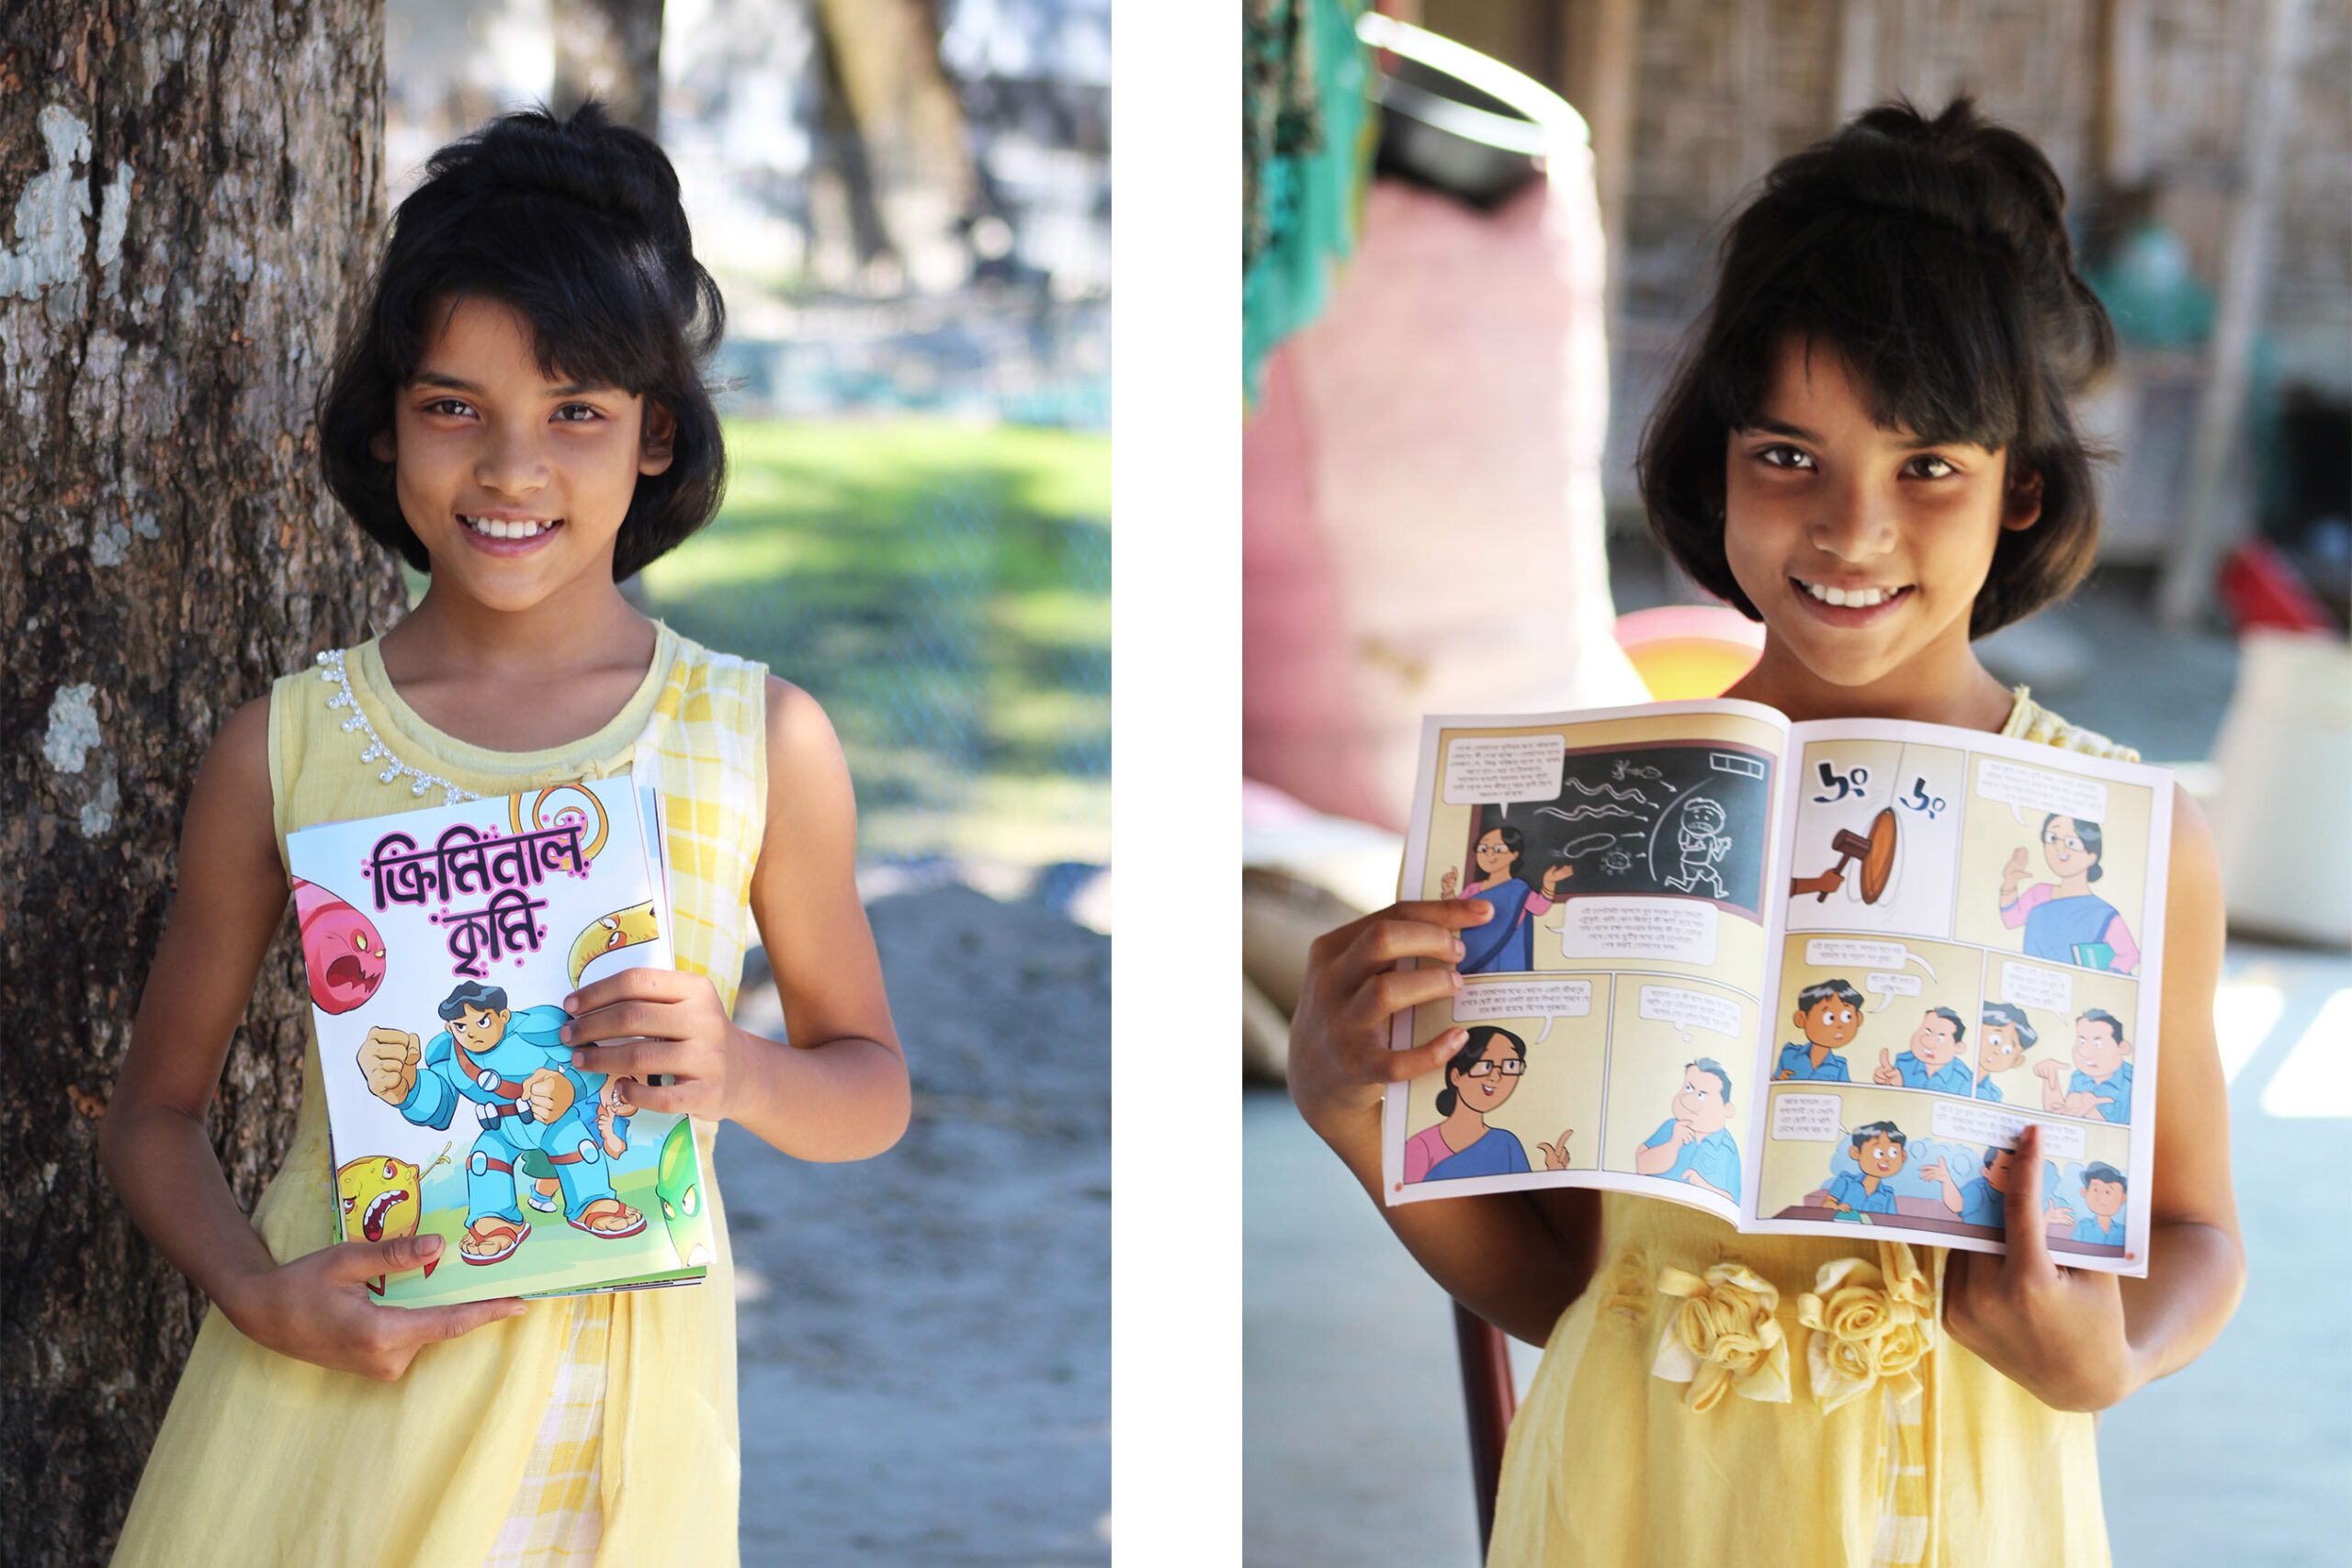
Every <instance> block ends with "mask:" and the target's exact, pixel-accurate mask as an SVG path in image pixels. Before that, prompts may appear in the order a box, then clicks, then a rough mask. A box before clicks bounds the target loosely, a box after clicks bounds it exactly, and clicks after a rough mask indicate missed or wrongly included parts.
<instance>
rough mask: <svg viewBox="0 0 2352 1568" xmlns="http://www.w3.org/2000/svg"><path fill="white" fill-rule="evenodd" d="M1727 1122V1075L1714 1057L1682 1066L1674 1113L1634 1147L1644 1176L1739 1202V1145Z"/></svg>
mask: <svg viewBox="0 0 2352 1568" xmlns="http://www.w3.org/2000/svg"><path fill="white" fill-rule="evenodd" d="M1730 1122H1731V1075H1730V1074H1729V1073H1727V1072H1725V1071H1724V1069H1723V1065H1722V1064H1721V1063H1719V1062H1717V1061H1716V1060H1715V1059H1714V1058H1713V1057H1712V1056H1702V1057H1700V1058H1699V1059H1698V1060H1697V1061H1695V1062H1691V1063H1689V1064H1687V1065H1686V1066H1684V1067H1683V1069H1682V1088H1681V1089H1680V1090H1679V1092H1678V1093H1677V1094H1676V1095H1675V1097H1674V1113H1673V1114H1672V1115H1670V1116H1668V1118H1667V1119H1666V1120H1665V1121H1663V1122H1659V1123H1658V1124H1657V1132H1655V1133H1652V1134H1650V1135H1649V1137H1648V1138H1647V1139H1645V1141H1644V1142H1643V1144H1642V1146H1641V1147H1640V1148H1638V1149H1635V1150H1634V1170H1635V1171H1636V1172H1637V1173H1638V1174H1640V1175H1643V1176H1656V1177H1660V1178H1663V1179H1666V1180H1668V1181H1687V1182H1689V1183H1690V1184H1691V1186H1693V1187H1703V1188H1705V1189H1706V1190H1708V1191H1710V1192H1713V1193H1714V1194H1715V1195H1716V1196H1718V1197H1722V1198H1728V1199H1730V1200H1731V1201H1733V1202H1735V1203H1736V1202H1738V1201H1739V1145H1737V1144H1736V1143H1734V1142H1733V1141H1732V1135H1731V1134H1729V1133H1727V1132H1725V1131H1724V1128H1725V1127H1726V1126H1728V1125H1729V1124H1730Z"/></svg>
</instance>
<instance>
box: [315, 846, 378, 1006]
mask: <svg viewBox="0 0 2352 1568" xmlns="http://www.w3.org/2000/svg"><path fill="white" fill-rule="evenodd" d="M294 909H295V912H296V914H297V915H299V916H300V919H301V922H302V964H303V967H304V968H306V969H308V970H309V971H310V973H311V1000H312V1001H314V1002H316V1003H317V1004H318V1005H319V1010H321V1011H322V1012H333V1013H343V1012H349V1011H350V1010H352V1009H353V1008H356V1007H357V1006H359V1004H360V1003H362V1002H364V1001H366V1000H367V999H368V998H369V997H372V996H374V995H375V994H376V987H379V986H380V985H382V984H383V983H384V938H383V936H382V934H381V933H380V932H379V931H377V930H376V926H375V922H374V921H372V920H370V919H368V917H367V916H365V915H363V914H361V913H360V912H359V911H358V910H356V909H355V908H352V907H351V906H350V905H348V904H346V903H345V902H344V901H343V900H342V899H340V898H338V897H335V896H334V894H332V893H330V892H328V891H327V890H326V889H325V888H323V887H321V886H318V885H317V884H316V883H311V882H305V881H303V880H302V879H301V878H300V877H299V876H298V877H296V878H295V879H294Z"/></svg>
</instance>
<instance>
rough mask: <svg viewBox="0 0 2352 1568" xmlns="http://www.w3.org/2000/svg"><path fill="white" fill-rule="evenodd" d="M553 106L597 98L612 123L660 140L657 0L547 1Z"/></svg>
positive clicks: (566, 108) (563, 109) (565, 109)
mask: <svg viewBox="0 0 2352 1568" xmlns="http://www.w3.org/2000/svg"><path fill="white" fill-rule="evenodd" d="M548 25H549V27H550V28H552V29H553V31H554V33H555V88H554V92H553V94H552V95H551V96H553V98H554V100H555V102H554V105H553V106H552V107H554V109H555V112H556V113H558V114H560V115H568V114H570V113H571V111H572V110H573V109H576V108H578V107H580V106H581V104H582V101H583V100H585V99H588V98H592V97H593V98H601V99H603V100H604V103H605V107H606V108H608V109H610V110H611V111H612V113H613V118H615V119H616V120H619V121H620V122H621V123H622V124H623V125H628V126H633V127H635V128H636V129H637V130H641V131H643V132H645V134H646V135H648V136H650V137H652V138H653V139H654V140H655V141H660V140H661V139H662V0H549V6H548Z"/></svg>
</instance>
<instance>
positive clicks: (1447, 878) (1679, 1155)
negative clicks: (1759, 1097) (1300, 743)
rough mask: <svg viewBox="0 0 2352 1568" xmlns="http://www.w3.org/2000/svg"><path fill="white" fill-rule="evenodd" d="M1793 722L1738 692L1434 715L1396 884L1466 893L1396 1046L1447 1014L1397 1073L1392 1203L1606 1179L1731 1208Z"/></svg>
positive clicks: (1763, 996) (1737, 1200) (1423, 891)
mask: <svg viewBox="0 0 2352 1568" xmlns="http://www.w3.org/2000/svg"><path fill="white" fill-rule="evenodd" d="M1788 744H1789V740H1788V726H1787V723H1786V721H1785V720H1783V719H1782V718H1781V716H1780V715H1778V714H1776V713H1773V712H1772V711H1771V710H1770V709H1769V708H1762V707H1758V706H1756V705H1752V704H1747V703H1736V702H1713V703H1669V704H1658V705H1651V706H1647V707H1641V708H1623V709H1611V710H1600V711H1595V712H1589V713H1579V714H1568V715H1553V716H1544V717H1529V716H1518V717H1499V718H1476V717H1463V718H1453V717H1434V718H1431V719H1430V720H1429V721H1427V723H1426V725H1425V726H1424V730H1423V737H1422V749H1421V769H1420V775H1419V785H1418V795H1417V798H1416V799H1415V802H1414V807H1413V818H1412V821H1411V825H1410V830H1409V832H1408V839H1407V846H1406V862H1405V871H1404V884H1403V886H1404V896H1405V897H1408V898H1478V899H1483V900H1484V901H1486V902H1487V904H1488V905H1489V906H1491V907H1492V908H1493V910H1494V914H1493V918H1492V919H1489V920H1488V921H1487V923H1486V924H1484V925H1482V926H1476V927H1473V928H1471V929H1469V930H1467V931H1464V932H1463V933H1462V934H1463V942H1464V957H1463V960H1462V963H1461V964H1460V968H1461V971H1462V974H1463V976H1464V986H1463V988H1462V990H1461V991H1460V993H1459V994H1458V995H1456V996H1455V997H1453V998H1451V999H1450V1000H1448V1001H1442V1002H1436V1003H1431V1004H1429V1005H1425V1006H1423V1007H1420V1008H1418V1009H1415V1010H1413V1011H1412V1012H1411V1013H1409V1014H1399V1015H1398V1016H1397V1021H1396V1024H1395V1033H1394V1037H1393V1041H1392V1043H1394V1044H1396V1045H1397V1046H1398V1047H1399V1048H1405V1047H1409V1046H1413V1045H1419V1044H1423V1043H1427V1042H1429V1041H1431V1040H1434V1039H1436V1038H1437V1037H1438V1036H1439V1035H1441V1034H1442V1033H1444V1032H1447V1031H1448V1030H1450V1029H1453V1028H1454V1027H1455V1026H1457V1025H1460V1026H1464V1027H1466V1028H1467V1029H1468V1030H1469V1032H1470V1039H1469V1042H1468V1043H1466V1044H1465V1045H1464V1046H1463V1047H1462V1049H1461V1050H1460V1051H1458V1052H1457V1053H1456V1054H1455V1056H1454V1058H1453V1061H1452V1062H1450V1063H1449V1064H1448V1066H1446V1068H1445V1069H1443V1070H1442V1071H1440V1072H1438V1073H1434V1074H1431V1075H1429V1076H1428V1077H1423V1078H1421V1079H1419V1080H1417V1081H1415V1082H1412V1083H1409V1084H1398V1085H1394V1086H1392V1087H1391V1088H1390V1089H1389V1091H1388V1096H1387V1101H1386V1106H1385V1121H1384V1130H1385V1147H1384V1159H1385V1188H1386V1193H1387V1198H1388V1201H1390V1202H1392V1203H1403V1202H1413V1201H1421V1200H1425V1199H1432V1198H1444V1197H1453V1196H1457V1195H1463V1194H1468V1193H1476V1192H1488V1191H1500V1190H1516V1189H1521V1188H1528V1187H1544V1186H1587V1187H1601V1188H1611V1189H1616V1190H1623V1191H1632V1192H1644V1193H1650V1194H1655V1195H1658V1196H1666V1197H1672V1198H1676V1199H1678V1200H1679V1201H1685V1202H1690V1203H1693V1204H1696V1205H1697V1206H1699V1207H1701V1208H1703V1209H1706V1210H1708V1211H1709V1212H1710V1213H1716V1214H1719V1215H1721V1216H1722V1217H1724V1219H1727V1220H1735V1219H1736V1217H1737V1215H1738V1213H1739V1212H1740V1208H1741V1198H1742V1196H1743V1192H1744V1190H1745V1187H1746V1185H1747V1180H1748V1176H1747V1170H1748V1168H1749V1161H1748V1157H1747V1156H1748V1149H1747V1144H1748V1143H1749V1142H1750V1141H1751V1138H1752V1134H1751V1133H1750V1131H1749V1128H1750V1122H1751V1119H1750V1118H1749V1117H1748V1116H1747V1106H1748V1102H1749V1099H1750V1097H1752V1096H1753V1095H1754V1094H1755V1092H1756V1090H1757V1089H1758V1085H1757V1083H1756V1081H1755V1076H1754V1068H1753V1059H1754V1057H1755V1055H1756V1052H1757V1047H1756V1042H1757V1041H1758V1037H1759V1033H1760V1032H1761V1030H1762V1029H1763V1027H1764V1021H1765V1016H1766V1013H1765V1010H1766V1007H1767V1005H1768V1003H1769V1002H1770V1001H1771V999H1772V998H1771V997H1770V993H1769V987H1768V984H1767V976H1768V968H1769V964H1770V932H1771V925H1772V917H1773V914H1774V912H1775V910H1776V908H1777V907H1778V905H1779V904H1780V903H1781V899H1780V898H1779V897H1776V889H1777V888H1778V887H1779V886H1780V885H1781V880H1783V878H1782V874H1781V871H1780V868H1779V864H1778V861H1777V855H1778V852H1779V851H1778V837H1779V836H1778V835H1777V834H1776V833H1775V832H1774V830H1773V813H1774V802H1775V800H1776V797H1777V795H1778V793H1779V786H1780V783H1781V773H1782V758H1783V756H1784V754H1785V752H1786V750H1787V747H1788Z"/></svg>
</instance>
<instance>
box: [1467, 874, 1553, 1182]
mask: <svg viewBox="0 0 2352 1568" xmlns="http://www.w3.org/2000/svg"><path fill="white" fill-rule="evenodd" d="M1534 892H1535V890H1534V889H1533V888H1532V887H1530V886H1527V884H1526V883H1524V882H1521V880H1520V879H1519V878H1518V877H1516V876H1508V877H1505V878H1504V879H1503V880H1502V881H1500V882H1498V883H1496V884H1495V885H1494V886H1492V887H1482V888H1480V889H1479V890H1478V891H1477V892H1476V893H1465V894H1464V895H1463V897H1465V898H1484V899H1485V900H1486V901H1487V904H1488V906H1490V907H1491V908H1493V909H1494V911H1495V912H1494V914H1493V916H1492V917H1490V918H1489V919H1487V923H1486V924H1484V925H1480V926H1472V927H1471V928H1469V929H1468V930H1467V931H1464V932H1463V933H1462V964H1461V969H1462V973H1464V975H1496V974H1510V973H1512V972H1515V971H1520V970H1527V969H1532V968H1534V967H1535V924H1534V922H1533V921H1532V920H1523V919H1521V918H1520V917H1521V916H1522V915H1523V914H1525V913H1526V912H1527V900H1528V899H1529V898H1530V897H1532V896H1533V894H1534ZM1467 1152H1468V1151H1467V1150H1464V1153H1465V1154H1466V1153H1467Z"/></svg>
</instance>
